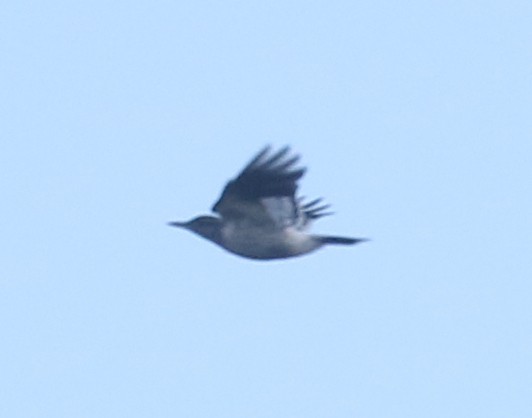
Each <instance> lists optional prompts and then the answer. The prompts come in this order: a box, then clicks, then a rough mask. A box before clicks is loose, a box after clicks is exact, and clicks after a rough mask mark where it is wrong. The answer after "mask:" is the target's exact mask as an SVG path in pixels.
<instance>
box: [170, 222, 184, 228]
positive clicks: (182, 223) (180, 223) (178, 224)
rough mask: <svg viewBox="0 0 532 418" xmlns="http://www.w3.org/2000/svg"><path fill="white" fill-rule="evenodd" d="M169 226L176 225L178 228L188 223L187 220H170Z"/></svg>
mask: <svg viewBox="0 0 532 418" xmlns="http://www.w3.org/2000/svg"><path fill="white" fill-rule="evenodd" d="M167 225H168V226H175V227H177V228H184V227H185V226H186V225H187V223H186V222H168V224H167Z"/></svg>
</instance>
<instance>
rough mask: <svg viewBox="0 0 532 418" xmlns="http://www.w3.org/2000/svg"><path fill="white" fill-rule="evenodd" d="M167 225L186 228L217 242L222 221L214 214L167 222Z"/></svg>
mask: <svg viewBox="0 0 532 418" xmlns="http://www.w3.org/2000/svg"><path fill="white" fill-rule="evenodd" d="M168 225H170V226H175V227H178V228H184V229H188V230H189V231H191V232H194V233H196V234H198V235H200V236H202V237H203V238H207V239H208V240H211V241H214V242H219V241H220V238H221V227H222V222H221V220H220V219H219V218H216V217H214V216H198V217H197V218H194V219H191V220H190V221H187V222H169V223H168Z"/></svg>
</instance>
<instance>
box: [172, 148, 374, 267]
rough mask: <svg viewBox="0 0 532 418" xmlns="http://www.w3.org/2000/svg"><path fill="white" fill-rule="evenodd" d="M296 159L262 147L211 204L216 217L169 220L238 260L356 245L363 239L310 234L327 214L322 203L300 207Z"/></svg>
mask: <svg viewBox="0 0 532 418" xmlns="http://www.w3.org/2000/svg"><path fill="white" fill-rule="evenodd" d="M298 160H299V157H298V156H291V157H289V148H288V147H285V148H283V149H281V150H280V151H278V152H276V153H274V154H273V155H271V153H270V148H269V147H266V148H265V149H263V150H262V151H261V152H260V153H259V154H258V155H257V156H256V157H255V158H254V159H253V160H252V161H251V162H250V163H249V164H248V165H247V166H246V167H245V168H244V170H243V171H242V172H241V173H240V174H239V175H238V177H236V178H235V179H234V180H232V181H230V182H229V183H227V185H226V187H225V189H224V191H223V193H222V196H221V197H220V199H219V200H218V201H217V202H216V203H215V205H214V206H213V211H214V212H217V213H218V214H219V215H220V217H214V216H200V217H197V218H194V219H192V220H191V221H189V222H171V223H170V225H172V226H177V227H183V228H185V229H188V230H190V231H192V232H195V233H196V234H198V235H200V236H202V237H204V238H206V239H208V240H210V241H212V242H214V243H216V244H218V245H219V246H221V247H222V248H225V249H226V250H227V251H229V252H232V253H234V254H237V255H240V256H242V257H246V258H251V259H256V260H271V259H279V258H289V257H295V256H298V255H302V254H307V253H310V252H312V251H314V250H316V249H318V248H320V247H322V246H323V245H325V244H344V245H349V244H356V243H358V242H362V241H365V239H362V238H344V237H331V236H319V235H311V234H308V233H307V232H306V229H307V228H308V226H309V224H310V223H311V221H312V220H314V219H318V218H320V217H322V216H325V215H329V213H327V212H324V211H325V210H326V209H327V208H328V207H329V206H328V205H321V206H320V202H321V199H316V200H314V201H312V202H309V203H303V200H302V199H298V198H296V196H295V193H296V189H297V181H298V180H299V179H300V178H301V177H302V176H303V174H304V172H305V169H303V168H295V167H294V166H295V164H296V163H297V162H298Z"/></svg>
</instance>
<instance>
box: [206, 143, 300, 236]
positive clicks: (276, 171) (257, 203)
mask: <svg viewBox="0 0 532 418" xmlns="http://www.w3.org/2000/svg"><path fill="white" fill-rule="evenodd" d="M299 158H300V157H299V156H298V155H293V154H290V148H289V147H284V148H282V149H280V150H279V151H277V152H272V151H271V148H270V147H269V146H268V147H265V148H264V149H263V150H262V151H261V152H259V153H258V154H257V156H256V157H255V158H253V159H252V160H251V161H250V162H249V164H248V165H246V167H244V169H243V170H242V171H241V173H240V174H239V175H238V176H237V177H236V178H235V179H233V180H231V181H230V182H228V183H227V185H226V186H225V189H224V191H223V193H222V196H221V197H220V199H219V200H218V201H217V202H216V203H215V204H214V206H213V208H212V210H213V211H215V212H217V213H219V214H220V215H221V216H222V217H223V218H225V219H232V220H242V221H245V222H251V223H257V224H263V225H266V224H270V225H272V226H279V227H282V226H287V225H291V224H294V223H295V222H296V219H297V218H298V217H299V216H300V213H299V212H300V207H299V204H298V202H297V201H296V198H295V194H296V190H297V182H298V180H299V179H300V178H301V177H303V175H304V174H305V168H301V167H297V163H298V162H299Z"/></svg>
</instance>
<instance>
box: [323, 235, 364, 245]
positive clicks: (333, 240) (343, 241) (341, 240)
mask: <svg viewBox="0 0 532 418" xmlns="http://www.w3.org/2000/svg"><path fill="white" fill-rule="evenodd" d="M316 238H317V239H318V240H319V241H320V242H321V243H322V244H335V245H336V244H338V245H353V244H358V243H360V242H366V241H369V239H367V238H345V237H323V236H318V237H316Z"/></svg>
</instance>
